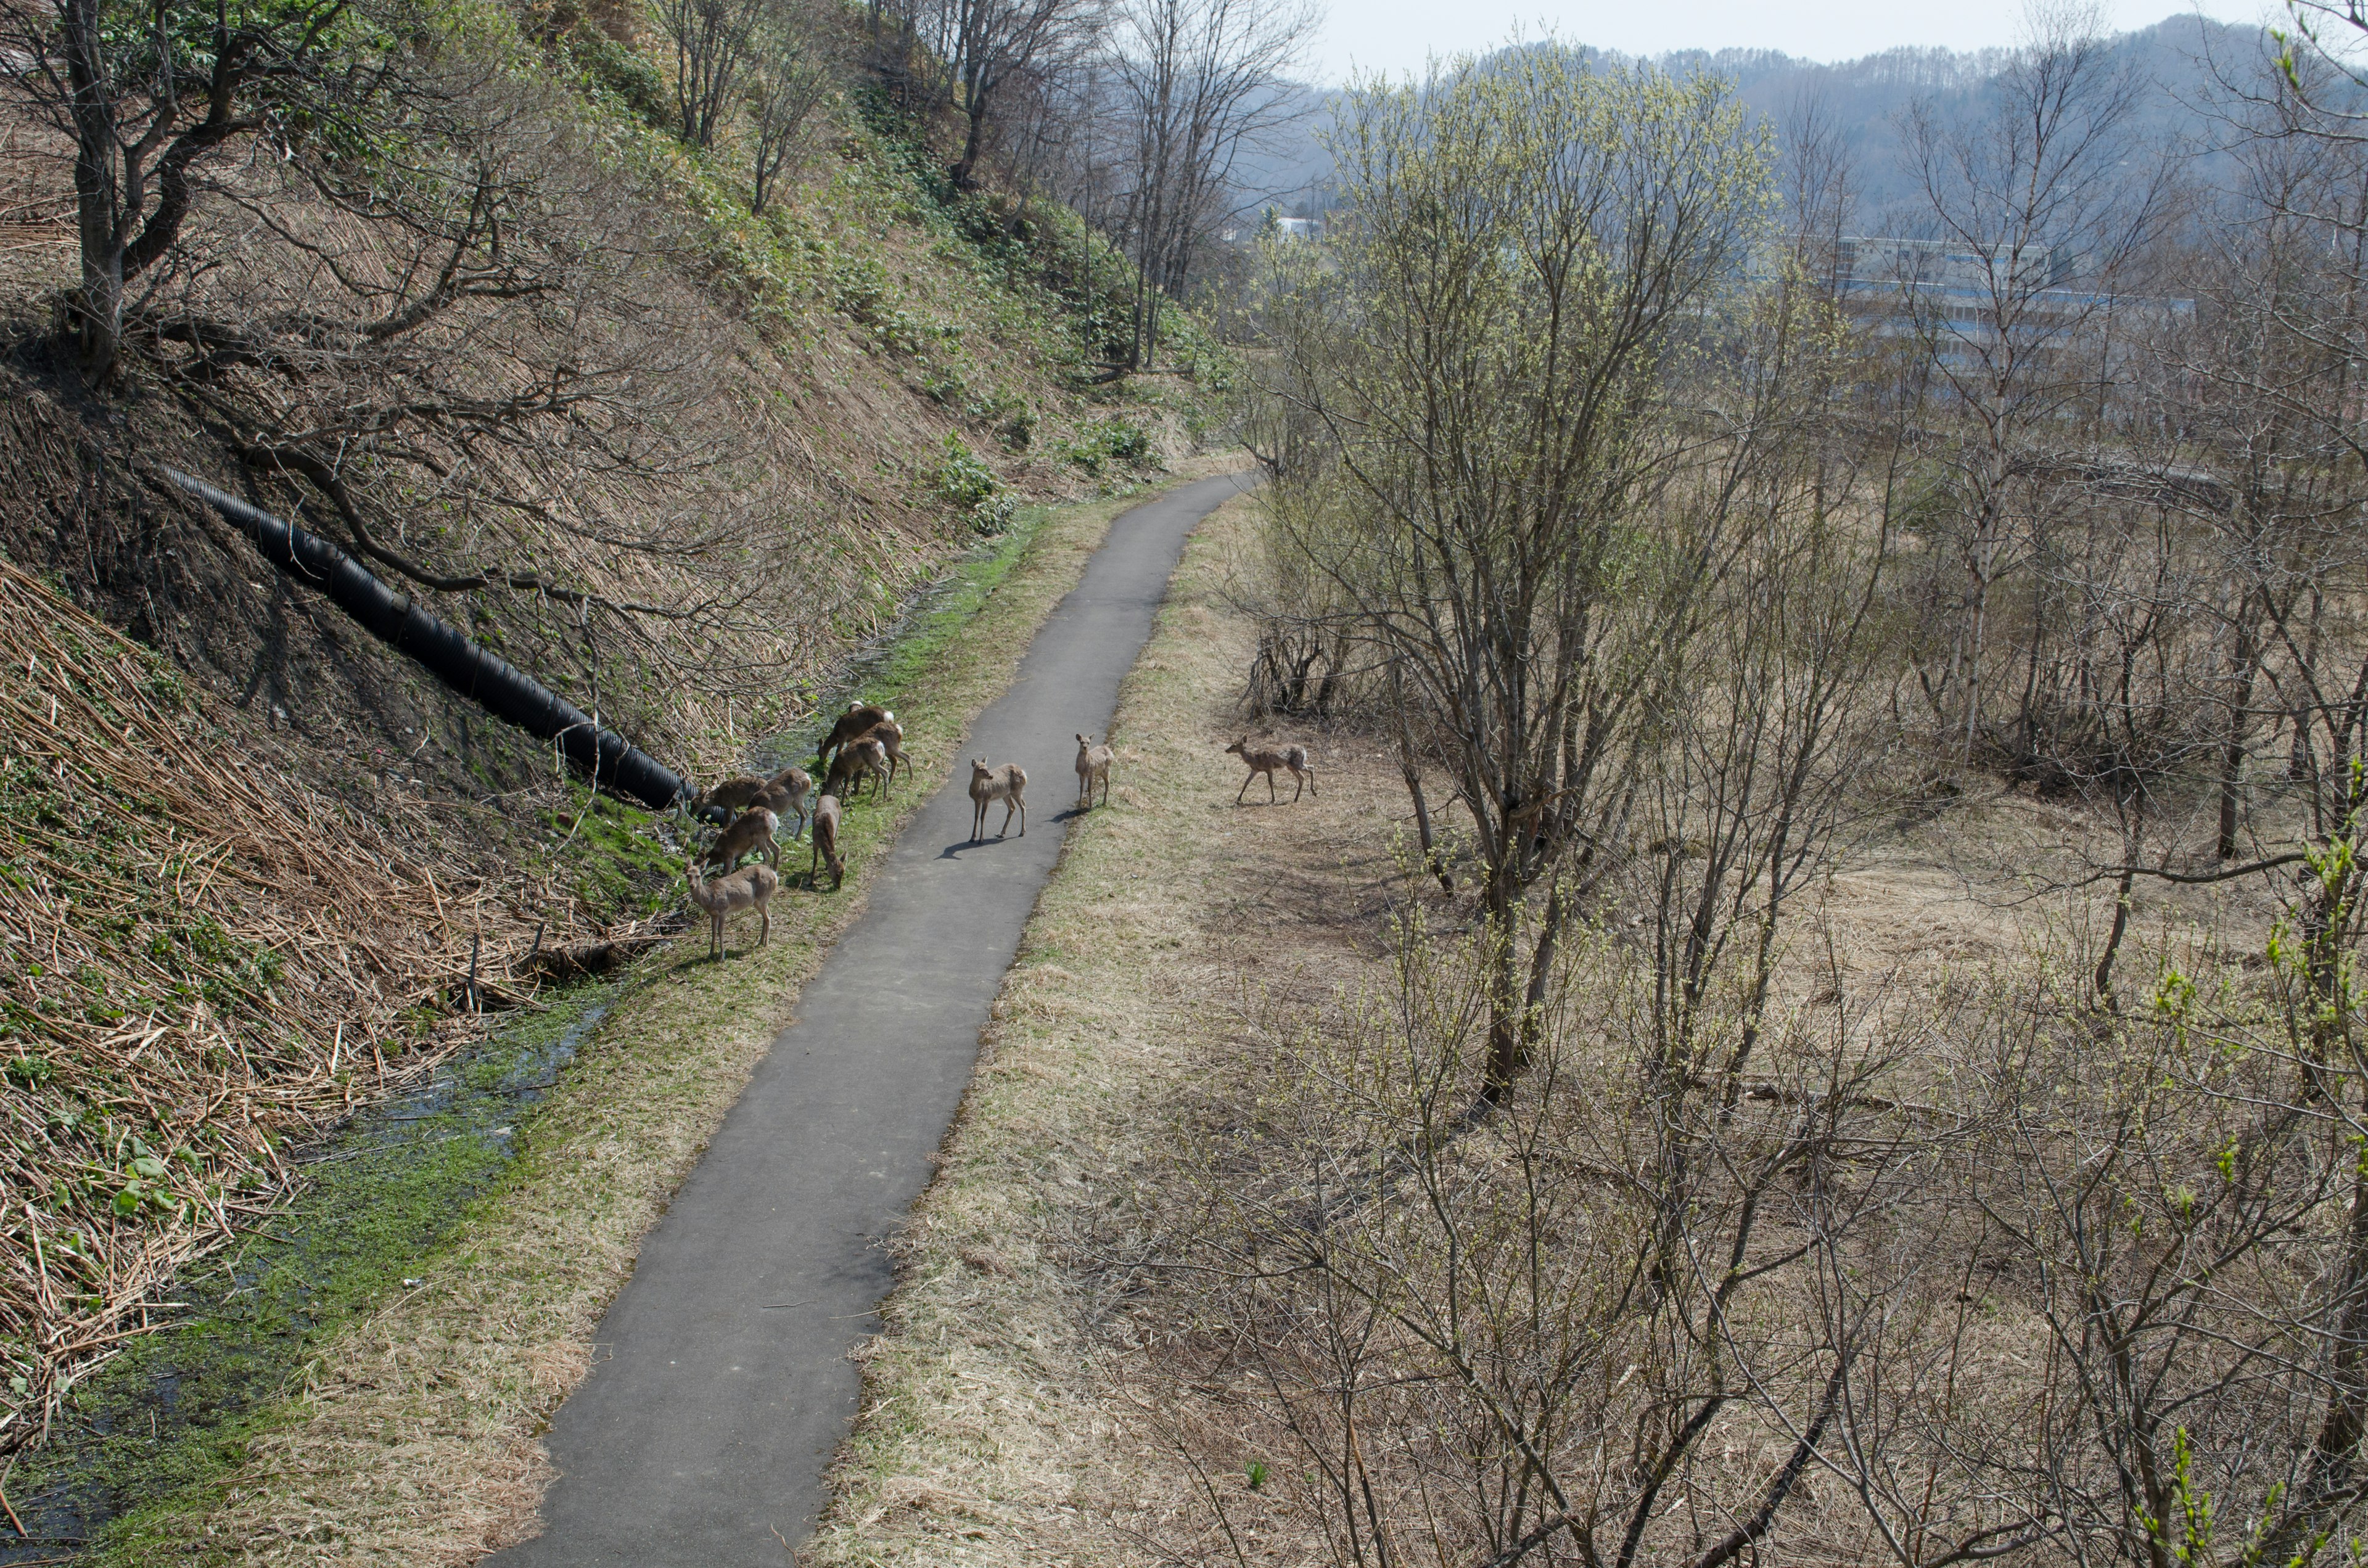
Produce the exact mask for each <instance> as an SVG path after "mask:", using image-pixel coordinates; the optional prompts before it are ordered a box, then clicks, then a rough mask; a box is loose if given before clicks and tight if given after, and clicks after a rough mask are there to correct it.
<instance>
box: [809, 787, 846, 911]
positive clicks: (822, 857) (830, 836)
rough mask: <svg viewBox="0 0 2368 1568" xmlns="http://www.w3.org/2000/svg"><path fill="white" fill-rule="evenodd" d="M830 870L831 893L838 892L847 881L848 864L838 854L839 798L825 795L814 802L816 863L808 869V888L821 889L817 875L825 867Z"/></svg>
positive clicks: (820, 881)
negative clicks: (839, 886)
mask: <svg viewBox="0 0 2368 1568" xmlns="http://www.w3.org/2000/svg"><path fill="white" fill-rule="evenodd" d="M825 865H826V866H828V867H829V868H830V891H831V892H837V891H838V885H839V883H841V882H843V881H846V880H847V862H846V860H844V859H843V858H840V856H839V853H838V797H837V796H836V795H825V796H824V797H822V799H820V800H818V801H815V802H814V863H813V864H812V865H810V866H808V867H807V868H806V886H808V887H810V888H820V887H821V886H822V879H821V877H820V876H819V875H817V873H818V872H819V871H820V870H821V869H822V868H823V867H824V866H825Z"/></svg>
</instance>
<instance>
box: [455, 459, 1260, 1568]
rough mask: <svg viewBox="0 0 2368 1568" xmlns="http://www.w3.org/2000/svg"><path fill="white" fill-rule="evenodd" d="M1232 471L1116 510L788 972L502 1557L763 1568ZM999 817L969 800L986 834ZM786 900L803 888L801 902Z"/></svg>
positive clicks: (818, 1493)
mask: <svg viewBox="0 0 2368 1568" xmlns="http://www.w3.org/2000/svg"><path fill="white" fill-rule="evenodd" d="M1246 483H1247V481H1246V478H1245V479H1236V478H1235V476H1232V475H1226V476H1224V477H1221V478H1217V479H1207V480H1201V481H1199V482H1198V483H1192V484H1187V485H1183V486H1180V487H1178V489H1175V490H1171V491H1169V492H1168V493H1167V494H1164V495H1162V496H1160V497H1159V498H1158V499H1156V500H1154V501H1149V502H1146V503H1144V505H1143V506H1137V507H1135V508H1134V509H1133V510H1132V511H1130V512H1128V513H1126V514H1125V515H1124V516H1122V517H1120V518H1119V519H1118V520H1117V522H1116V523H1115V524H1113V525H1112V526H1111V528H1110V538H1109V540H1108V541H1107V542H1106V543H1104V544H1103V546H1102V547H1101V549H1100V550H1099V551H1098V552H1097V553H1096V554H1095V556H1094V558H1093V560H1092V561H1091V562H1089V563H1088V564H1087V568H1086V574H1085V578H1084V580H1083V581H1082V582H1080V583H1079V584H1078V585H1077V586H1076V589H1074V590H1073V591H1072V592H1071V593H1070V594H1069V596H1068V597H1066V598H1064V599H1063V600H1062V601H1061V603H1060V605H1059V607H1058V608H1055V609H1054V610H1053V614H1052V617H1051V619H1048V620H1047V621H1046V622H1045V623H1044V627H1043V629H1042V631H1039V632H1038V633H1037V635H1036V640H1035V642H1033V643H1032V644H1031V645H1030V648H1029V650H1028V653H1027V657H1026V658H1025V659H1024V660H1023V661H1022V662H1021V664H1020V665H1019V676H1018V678H1017V679H1016V680H1015V681H1014V682H1013V683H1012V687H1011V689H1010V690H1009V691H1008V692H1007V693H1005V694H1004V696H1003V697H1002V698H1001V699H998V700H997V701H996V703H995V704H994V705H993V706H992V707H990V708H988V709H987V710H986V711H985V712H984V713H982V714H980V715H979V719H978V722H977V723H976V724H974V725H973V726H972V728H971V738H970V741H969V744H966V745H965V746H964V747H963V749H962V755H961V756H959V757H954V758H949V759H946V761H947V762H948V763H950V764H951V766H950V767H949V768H948V774H949V778H948V781H947V782H946V783H945V785H944V786H943V787H942V788H940V789H939V790H938V792H937V794H936V795H935V796H934V797H933V798H932V799H931V800H930V801H929V802H928V805H926V806H924V807H923V808H922V809H921V810H920V812H918V813H916V815H915V816H914V818H913V819H912V821H911V822H910V823H908V824H906V825H905V831H904V833H903V834H902V835H901V836H900V837H899V838H898V839H897V841H896V843H895V845H894V847H893V848H891V849H890V850H889V851H888V858H887V863H886V865H885V866H884V867H882V869H881V874H880V876H879V877H878V878H877V880H876V881H874V882H873V884H872V888H871V903H870V904H869V906H868V908H867V909H866V911H865V913H864V915H863V917H862V918H861V919H860V920H859V921H858V922H857V923H856V924H855V925H854V926H852V927H850V928H849V929H848V931H847V932H846V933H845V934H844V935H842V936H841V937H839V940H838V945H837V948H836V949H834V950H833V951H832V952H831V954H830V956H829V958H828V959H826V960H825V961H824V964H823V967H822V971H821V972H820V973H819V974H817V975H815V976H814V980H813V981H812V982H811V983H808V985H807V986H806V989H805V994H804V996H803V999H802V1000H801V1002H800V1004H799V1007H798V1017H797V1019H796V1021H795V1022H793V1023H792V1024H791V1026H790V1027H789V1028H787V1029H786V1030H784V1031H783V1032H782V1033H781V1035H780V1037H779V1038H778V1039H776V1040H774V1041H773V1045H772V1049H771V1051H769V1052H768V1054H767V1055H766V1057H765V1059H764V1061H763V1062H760V1063H759V1064H758V1065H757V1072H756V1075H755V1076H754V1077H753V1078H752V1079H751V1080H750V1082H749V1085H748V1088H747V1091H746V1093H745V1094H743V1095H742V1096H740V1101H739V1103H738V1104H737V1105H735V1106H734V1107H733V1108H732V1111H731V1114H730V1115H729V1116H727V1117H726V1118H725V1119H724V1122H723V1128H722V1130H721V1131H718V1132H717V1133H716V1135H715V1141H714V1142H712V1144H710V1145H709V1146H708V1149H707V1153H706V1154H705V1155H704V1156H703V1157H702V1158H701V1159H700V1163H699V1165H698V1167H697V1168H696V1169H695V1170H693V1171H692V1172H691V1175H690V1178H689V1180H688V1181H686V1182H685V1183H684V1184H683V1187H682V1190H681V1191H680V1192H679V1193H677V1195H676V1196H675V1199H674V1202H673V1204H672V1206H671V1207H669V1208H668V1209H667V1210H666V1215H665V1217H664V1218H663V1219H661V1220H660V1221H658V1223H657V1225H656V1226H655V1228H654V1229H652V1231H651V1232H650V1233H649V1235H648V1236H647V1237H646V1238H645V1239H644V1240H643V1244H642V1250H641V1256H640V1258H639V1260H638V1262H637V1263H636V1265H635V1268H634V1273H633V1277H632V1280H631V1281H630V1282H629V1283H628V1284H627V1285H626V1286H625V1289H624V1290H623V1291H622V1292H621V1293H620V1294H619V1296H618V1297H617V1300H616V1301H615V1302H614V1303H613V1304H611V1305H610V1307H609V1313H608V1316H607V1317H606V1318H604V1319H602V1320H601V1324H600V1329H599V1333H598V1336H597V1338H596V1343H595V1351H594V1362H593V1368H592V1373H591V1375H590V1377H588V1378H587V1379H586V1381H585V1382H584V1383H583V1385H582V1386H581V1387H580V1388H578V1389H577V1390H576V1391H575V1395H574V1396H573V1397H572V1398H570V1399H569V1400H568V1401H567V1403H565V1404H564V1405H562V1406H561V1407H560V1410H559V1414H558V1415H557V1416H556V1417H554V1418H553V1420H552V1428H551V1432H550V1434H549V1436H548V1437H547V1438H546V1441H547V1442H548V1443H549V1445H550V1449H551V1455H552V1460H554V1461H556V1463H557V1464H558V1467H559V1471H560V1479H559V1480H558V1482H557V1483H555V1484H554V1485H553V1486H552V1489H551V1491H550V1494H548V1495H547V1496H546V1497H545V1498H544V1499H543V1508H542V1517H543V1526H544V1529H543V1533H542V1534H541V1536H540V1537H538V1538H536V1539H535V1540H530V1541H527V1542H525V1543H524V1544H522V1545H519V1546H516V1547H513V1548H511V1549H510V1550H508V1551H501V1552H496V1553H495V1555H494V1556H493V1557H491V1558H489V1559H487V1560H486V1561H487V1562H489V1563H492V1564H498V1565H499V1568H530V1565H531V1568H560V1565H563V1564H564V1565H566V1568H611V1565H613V1568H675V1565H681V1568H690V1565H693V1564H696V1565H698V1568H734V1565H737V1564H741V1563H764V1564H768V1565H770V1568H779V1565H782V1564H786V1563H788V1562H789V1561H790V1549H791V1548H792V1547H794V1546H797V1545H800V1544H802V1543H803V1541H804V1540H805V1539H806V1537H807V1536H808V1535H809V1534H810V1533H811V1532H812V1531H813V1529H814V1518H815V1515H816V1514H817V1512H818V1511H819V1510H820V1508H821V1506H822V1505H823V1502H824V1500H825V1491H824V1487H823V1468H824V1466H825V1464H826V1463H827V1462H828V1461H829V1459H830V1456H831V1452H832V1450H833V1449H835V1448H836V1447H837V1444H838V1441H839V1439H840V1438H841V1437H845V1436H846V1434H847V1431H848V1426H849V1425H850V1423H851V1422H852V1421H853V1420H854V1417H855V1412H856V1399H857V1396H858V1394H859V1392H860V1381H861V1369H860V1368H859V1367H858V1366H857V1365H856V1363H854V1362H852V1361H850V1360H848V1358H847V1351H848V1348H849V1347H850V1346H852V1345H854V1344H855V1343H856V1341H857V1340H859V1339H860V1338H861V1337H862V1336H863V1335H867V1334H870V1333H872V1332H874V1331H876V1329H877V1328H878V1326H879V1325H878V1319H877V1317H876V1315H875V1314H876V1312H877V1309H878V1307H879V1304H880V1301H881V1299H882V1297H884V1296H885V1295H886V1294H887V1293H888V1288H889V1285H890V1284H891V1275H890V1268H889V1258H888V1254H887V1252H886V1250H885V1248H884V1247H883V1246H882V1242H883V1240H884V1239H885V1237H886V1236H887V1235H888V1233H890V1231H891V1230H892V1229H893V1228H894V1226H895V1225H896V1223H897V1222H898V1221H900V1220H901V1219H902V1218H903V1217H904V1215H905V1210H908V1209H909V1208H910V1207H911V1206H912V1203H913V1200H914V1199H916V1198H917V1197H918V1196H919V1195H920V1192H921V1189H922V1187H925V1186H927V1185H928V1179H929V1175H930V1165H929V1156H930V1155H931V1154H932V1153H935V1152H936V1150H937V1147H938V1144H939V1140H940V1139H941V1138H943V1136H944V1135H945V1131H946V1127H947V1125H948V1124H949V1123H950V1122H951V1120H952V1119H953V1114H954V1110H955V1108H956V1107H957V1106H958V1105H959V1104H960V1103H961V1100H962V1090H963V1088H964V1087H965V1086H966V1085H968V1084H969V1082H970V1074H971V1065H972V1062H973V1058H974V1057H975V1056H976V1054H977V1051H978V1037H979V1031H980V1030H981V1029H982V1028H985V1025H986V1017H987V1009H988V1008H989V1007H990V1006H992V1005H993V1003H994V1001H995V996H996V991H997V989H998V988H999V987H1000V986H1001V985H1002V983H1003V975H1004V971H1006V970H1007V969H1008V968H1009V967H1010V965H1011V960H1012V957H1013V955H1014V954H1015V953H1016V952H1017V951H1018V949H1019V934H1020V931H1021V929H1022V927H1024V926H1026V925H1027V922H1028V916H1029V914H1030V911H1031V910H1032V909H1033V908H1034V907H1035V903H1036V894H1037V892H1038V890H1039V889H1040V888H1042V886H1043V883H1044V879H1045V877H1046V876H1047V875H1048V874H1050V872H1051V870H1052V869H1053V859H1054V858H1055V857H1056V856H1057V855H1058V854H1059V852H1060V847H1061V840H1062V837H1063V836H1064V833H1065V832H1066V817H1067V814H1068V813H1069V812H1070V809H1071V806H1072V804H1073V802H1074V801H1076V790H1077V785H1076V773H1075V772H1074V771H1073V769H1072V765H1073V763H1074V762H1075V759H1076V750H1077V747H1076V740H1075V739H1074V738H1073V737H1074V736H1075V734H1076V732H1078V731H1080V730H1082V731H1084V732H1086V733H1088V734H1091V735H1094V736H1096V737H1097V738H1099V737H1100V735H1101V733H1102V732H1103V730H1104V729H1105V728H1106V727H1107V726H1108V724H1109V722H1110V714H1111V712H1112V710H1114V709H1115V708H1116V707H1117V704H1118V687H1119V682H1120V680H1121V678H1122V677H1123V676H1125V675H1126V672H1127V671H1128V670H1129V669H1130V668H1131V667H1133V664H1134V660H1135V655H1136V654H1137V653H1140V652H1141V651H1142V648H1143V644H1144V642H1145V640H1146V639H1148V638H1149V636H1150V634H1151V620H1152V616H1153V614H1154V613H1155V612H1156V610H1157V609H1158V608H1159V602H1160V600H1161V598H1162V597H1164V596H1165V595H1166V593H1167V579H1168V577H1169V575H1170V574H1172V573H1173V572H1174V571H1175V569H1176V563H1177V562H1178V559H1179V558H1180V557H1181V555H1182V553H1183V548H1184V540H1185V536H1186V535H1187V534H1189V533H1190V532H1191V531H1192V528H1193V527H1194V525H1196V524H1198V523H1199V522H1200V521H1201V518H1202V517H1206V516H1207V515H1208V514H1209V513H1210V512H1211V511H1212V510H1214V509H1215V508H1216V507H1217V506H1219V505H1221V504H1222V503H1224V501H1226V500H1227V499H1229V498H1231V497H1232V496H1234V495H1235V494H1238V493H1239V492H1240V490H1241V489H1242V488H1244V487H1245V485H1246ZM973 756H983V757H985V758H986V759H987V760H988V761H989V762H990V763H1005V762H1012V761H1017V762H1018V763H1019V765H1020V766H1021V767H1025V768H1026V769H1027V770H1028V780H1029V785H1028V801H1029V806H1030V812H1029V818H1028V829H1029V831H1028V834H1027V836H1026V837H1024V838H1023V837H1020V836H1018V833H1019V824H1018V823H1017V822H1016V821H1015V822H1014V823H1013V824H1012V830H1013V835H1014V836H1012V837H1010V838H1007V839H1003V840H1000V841H997V840H996V839H992V838H990V839H987V840H985V842H983V843H980V844H977V845H972V844H970V843H968V842H967V841H968V838H969V835H970V813H971V804H970V796H969V794H968V792H967V791H968V789H969V784H970V759H971V758H972V757H973ZM1002 817H1003V808H1002V806H1001V805H999V804H998V805H994V806H991V807H989V808H988V812H987V819H986V827H987V831H988V832H989V833H993V832H994V831H995V828H996V824H998V823H999V822H1000V821H1001V820H1002ZM800 896H803V894H801V895H800Z"/></svg>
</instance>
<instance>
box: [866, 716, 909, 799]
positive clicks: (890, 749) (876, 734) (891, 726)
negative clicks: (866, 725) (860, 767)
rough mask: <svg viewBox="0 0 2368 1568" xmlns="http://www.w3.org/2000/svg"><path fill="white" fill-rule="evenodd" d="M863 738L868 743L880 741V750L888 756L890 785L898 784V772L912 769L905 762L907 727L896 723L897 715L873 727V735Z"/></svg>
mask: <svg viewBox="0 0 2368 1568" xmlns="http://www.w3.org/2000/svg"><path fill="white" fill-rule="evenodd" d="M863 738H864V739H865V740H867V741H878V742H879V743H880V749H881V750H882V751H884V752H886V753H887V754H888V782H889V783H891V784H894V782H896V775H897V773H898V772H900V771H908V770H910V769H911V767H912V766H913V765H912V764H911V763H909V762H907V761H905V726H904V725H902V724H899V723H898V722H896V715H894V713H891V714H889V715H888V717H886V718H885V719H882V720H881V721H880V722H878V723H877V724H874V725H872V726H871V733H870V734H868V735H865V736H864V737H863Z"/></svg>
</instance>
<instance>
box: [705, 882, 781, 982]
mask: <svg viewBox="0 0 2368 1568" xmlns="http://www.w3.org/2000/svg"><path fill="white" fill-rule="evenodd" d="M699 872H700V863H699V862H698V861H697V860H689V861H686V862H685V863H684V865H683V868H682V874H683V876H684V878H685V879H686V880H687V881H689V883H690V902H691V903H695V904H697V905H698V906H699V907H700V908H701V909H703V910H705V911H707V956H708V957H709V958H711V959H715V960H721V959H722V958H723V917H724V916H725V915H732V914H735V913H737V912H738V911H740V910H743V909H754V910H755V911H756V912H757V915H759V916H761V917H762V918H763V920H764V922H765V924H764V925H763V926H762V927H760V928H759V929H758V931H757V946H758V947H760V948H761V947H763V946H764V945H765V944H766V943H767V942H768V941H769V940H771V939H772V936H773V912H772V911H771V910H770V909H768V907H766V905H767V903H768V902H769V901H770V900H771V898H772V896H773V894H774V892H776V891H778V890H779V889H780V885H781V879H780V874H779V873H777V872H776V871H775V870H774V869H773V868H771V867H770V866H767V865H763V864H761V863H760V864H757V865H754V866H748V867H744V868H743V869H740V870H737V871H734V872H733V873H731V874H730V875H729V876H723V877H717V878H716V879H714V880H713V881H708V880H707V879H706V878H704V877H701V876H700V874H699Z"/></svg>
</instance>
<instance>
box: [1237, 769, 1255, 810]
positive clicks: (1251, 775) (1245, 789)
mask: <svg viewBox="0 0 2368 1568" xmlns="http://www.w3.org/2000/svg"><path fill="white" fill-rule="evenodd" d="M1257 780H1258V769H1257V768H1255V767H1253V768H1251V769H1250V770H1249V772H1248V773H1247V775H1245V776H1244V777H1243V778H1242V787H1241V788H1240V789H1238V790H1235V791H1234V804H1235V805H1237V806H1238V805H1240V804H1241V803H1242V797H1243V796H1244V795H1247V794H1248V793H1249V792H1250V786H1251V785H1252V784H1253V783H1255V782H1257Z"/></svg>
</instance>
